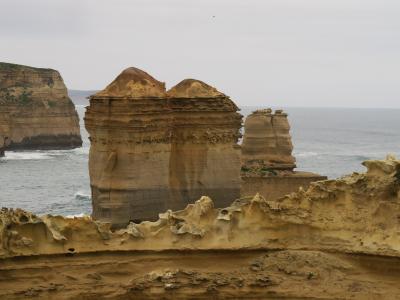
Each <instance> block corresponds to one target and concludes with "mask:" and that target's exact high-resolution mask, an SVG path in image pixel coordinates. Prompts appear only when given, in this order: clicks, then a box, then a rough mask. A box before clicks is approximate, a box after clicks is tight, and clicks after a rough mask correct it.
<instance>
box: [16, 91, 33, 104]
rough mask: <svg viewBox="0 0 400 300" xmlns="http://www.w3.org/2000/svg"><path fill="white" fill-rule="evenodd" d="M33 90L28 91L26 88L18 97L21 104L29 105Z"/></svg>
mask: <svg viewBox="0 0 400 300" xmlns="http://www.w3.org/2000/svg"><path fill="white" fill-rule="evenodd" d="M31 96H32V92H29V93H28V92H27V91H26V89H24V90H23V92H22V94H21V95H20V96H19V97H18V100H19V104H21V105H28V104H29V103H31V102H32V98H31Z"/></svg>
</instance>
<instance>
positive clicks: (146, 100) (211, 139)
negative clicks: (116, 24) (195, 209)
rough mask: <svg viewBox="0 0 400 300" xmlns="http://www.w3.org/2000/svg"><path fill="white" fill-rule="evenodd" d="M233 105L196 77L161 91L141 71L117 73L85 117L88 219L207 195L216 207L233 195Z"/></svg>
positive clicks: (125, 218)
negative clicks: (89, 193)
mask: <svg viewBox="0 0 400 300" xmlns="http://www.w3.org/2000/svg"><path fill="white" fill-rule="evenodd" d="M237 110H238V108H237V107H236V106H235V105H234V103H233V102H232V101H231V100H230V99H229V98H228V97H227V96H225V95H223V94H222V93H219V92H218V91H216V90H215V89H214V88H212V87H210V86H208V85H206V84H205V83H203V82H200V81H196V80H184V81H183V82H181V83H180V84H178V85H177V86H175V87H174V88H172V89H171V90H170V91H168V93H167V92H166V90H165V85H164V83H161V82H159V81H158V80H156V79H154V78H153V77H151V76H150V75H149V74H147V73H146V72H144V71H142V70H139V69H136V68H129V69H126V70H125V71H123V72H122V73H121V74H120V75H119V76H118V77H117V78H116V79H115V80H114V81H113V82H112V83H111V84H110V85H109V86H107V87H106V89H104V90H103V91H101V92H99V93H97V94H95V95H93V96H92V97H91V98H90V106H89V107H88V109H87V112H86V115H85V125H86V128H87V130H88V132H89V134H90V140H91V148H90V154H89V173H90V178H91V188H92V201H93V217H94V218H95V219H97V220H103V221H110V222H112V223H113V224H114V225H115V226H122V225H126V224H127V223H128V222H129V221H130V220H149V219H150V220H152V219H153V220H154V219H156V218H157V215H158V213H159V212H160V211H163V210H166V209H182V208H184V207H185V206H186V205H187V204H188V203H190V202H192V201H194V200H195V199H197V198H199V197H200V196H202V195H206V194H207V195H211V196H213V197H218V200H217V202H216V205H217V206H224V205H228V203H229V202H230V201H231V200H232V199H234V198H236V197H239V196H240V185H239V180H240V177H239V171H240V154H239V152H238V149H237V148H236V146H235V145H236V142H237V139H238V137H239V128H240V124H241V116H240V115H239V114H238V113H236V111H237ZM223 158H224V159H223ZM227 158H228V159H229V160H230V161H228V160H227Z"/></svg>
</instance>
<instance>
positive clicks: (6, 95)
mask: <svg viewBox="0 0 400 300" xmlns="http://www.w3.org/2000/svg"><path fill="white" fill-rule="evenodd" d="M16 94H17V93H15V90H14V89H6V88H0V103H2V104H18V105H23V106H25V105H29V104H30V103H31V102H32V101H33V99H32V92H28V91H27V90H26V88H24V89H23V91H22V93H21V94H20V95H18V94H17V95H16Z"/></svg>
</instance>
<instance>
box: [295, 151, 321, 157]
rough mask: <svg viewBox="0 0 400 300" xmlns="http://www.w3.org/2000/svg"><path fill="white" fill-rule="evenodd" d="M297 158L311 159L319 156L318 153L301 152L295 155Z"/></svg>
mask: <svg viewBox="0 0 400 300" xmlns="http://www.w3.org/2000/svg"><path fill="white" fill-rule="evenodd" d="M294 155H295V156H297V157H311V156H317V155H318V153H317V152H312V151H306V152H299V153H295V154H294Z"/></svg>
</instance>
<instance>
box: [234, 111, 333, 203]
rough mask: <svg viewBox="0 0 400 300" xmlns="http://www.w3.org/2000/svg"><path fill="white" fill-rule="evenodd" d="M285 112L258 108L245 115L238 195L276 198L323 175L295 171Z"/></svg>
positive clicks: (306, 185) (319, 178) (323, 177)
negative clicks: (240, 181)
mask: <svg viewBox="0 0 400 300" xmlns="http://www.w3.org/2000/svg"><path fill="white" fill-rule="evenodd" d="M292 152H293V144H292V140H291V136H290V125H289V121H288V118H287V114H286V113H284V112H283V111H282V110H277V111H275V113H273V112H272V110H271V109H260V110H256V111H254V112H253V113H252V114H250V115H249V116H247V118H246V120H245V125H244V136H243V143H242V158H241V161H242V168H241V176H242V185H241V195H242V196H243V197H244V196H254V195H255V193H257V192H258V193H260V194H261V195H262V196H264V197H268V198H279V197H282V196H284V195H286V194H289V193H291V192H294V191H297V190H298V189H299V187H303V188H304V189H306V188H308V186H309V185H310V183H311V182H314V181H318V180H324V179H326V177H325V176H321V175H318V174H314V173H310V172H301V171H294V168H295V167H296V164H295V162H296V159H295V157H294V156H293V154H292Z"/></svg>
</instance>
